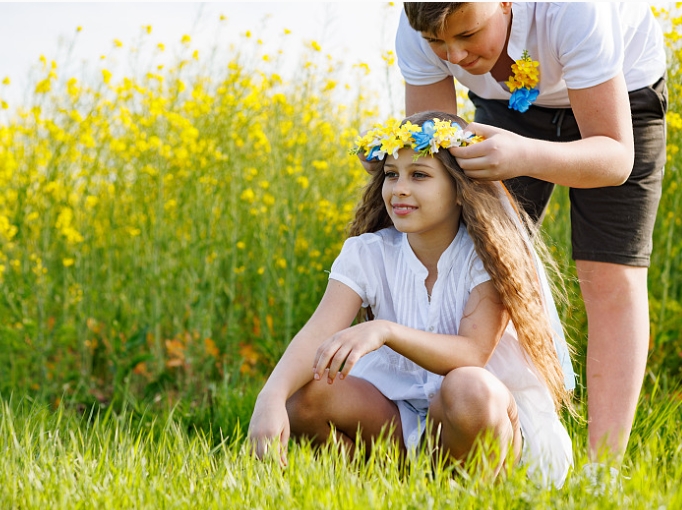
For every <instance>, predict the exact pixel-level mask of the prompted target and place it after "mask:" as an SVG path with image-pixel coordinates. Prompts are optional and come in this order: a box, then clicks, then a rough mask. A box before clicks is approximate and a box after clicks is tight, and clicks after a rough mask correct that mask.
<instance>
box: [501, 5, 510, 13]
mask: <svg viewBox="0 0 682 510" xmlns="http://www.w3.org/2000/svg"><path fill="white" fill-rule="evenodd" d="M500 7H501V8H502V12H503V13H504V14H509V13H510V12H511V7H512V3H511V2H500Z"/></svg>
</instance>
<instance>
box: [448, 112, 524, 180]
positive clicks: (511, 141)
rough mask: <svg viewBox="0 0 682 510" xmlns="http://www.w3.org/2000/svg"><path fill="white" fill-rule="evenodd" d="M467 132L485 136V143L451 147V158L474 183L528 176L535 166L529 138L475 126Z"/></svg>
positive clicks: (483, 126)
mask: <svg viewBox="0 0 682 510" xmlns="http://www.w3.org/2000/svg"><path fill="white" fill-rule="evenodd" d="M467 131H471V132H472V133H474V134H476V135H479V136H482V137H483V138H484V140H483V141H482V142H478V143H475V144H473V145H469V146H467V147H451V148H450V149H449V150H450V154H452V155H453V156H455V158H457V163H458V164H459V166H460V167H461V168H462V170H464V173H465V174H466V175H467V176H468V177H470V178H471V179H480V180H482V181H503V180H505V179H511V178H512V177H518V176H520V175H529V171H530V170H531V168H532V163H530V162H529V159H530V158H529V155H528V153H527V150H526V147H527V143H526V142H527V141H528V139H527V138H524V137H523V136H520V135H517V134H515V133H512V132H510V131H506V130H504V129H500V128H496V127H493V126H488V125H485V124H477V123H475V122H472V123H471V124H469V125H468V126H467Z"/></svg>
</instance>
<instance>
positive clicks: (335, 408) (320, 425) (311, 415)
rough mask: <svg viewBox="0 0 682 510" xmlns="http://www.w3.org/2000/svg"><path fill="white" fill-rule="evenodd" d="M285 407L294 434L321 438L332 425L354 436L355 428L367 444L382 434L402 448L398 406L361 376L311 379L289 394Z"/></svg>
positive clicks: (325, 437) (325, 436)
mask: <svg viewBox="0 0 682 510" xmlns="http://www.w3.org/2000/svg"><path fill="white" fill-rule="evenodd" d="M287 411H288V413H289V420H290V423H291V432H292V434H293V435H295V436H307V437H317V438H318V440H319V441H324V440H326V439H327V437H328V435H329V432H330V430H331V427H330V425H333V426H334V428H335V429H336V430H337V431H339V432H342V433H343V434H345V435H346V436H348V437H349V438H351V439H353V440H354V439H355V437H356V434H357V432H358V430H359V431H360V436H361V438H362V440H363V441H365V442H366V443H367V444H370V443H371V441H372V440H373V439H376V438H377V437H379V435H381V434H383V436H384V437H388V438H391V439H393V440H395V441H398V443H399V444H400V445H401V447H402V448H403V449H404V441H403V432H402V427H401V421H400V412H399V410H398V407H397V406H396V404H395V403H394V402H393V401H391V400H389V399H388V398H386V397H385V396H384V395H383V393H381V392H380V391H379V390H378V389H377V388H376V387H375V386H374V385H373V384H371V383H369V382H368V381H366V380H364V379H360V378H357V377H353V376H348V377H347V378H345V379H343V380H339V379H336V380H335V381H334V383H333V384H329V383H328V382H327V380H326V378H325V377H323V378H322V379H321V380H319V381H311V382H309V383H308V384H306V385H305V386H304V387H303V388H301V389H300V390H298V391H297V392H296V393H294V394H293V395H292V396H291V398H289V400H288V401H287Z"/></svg>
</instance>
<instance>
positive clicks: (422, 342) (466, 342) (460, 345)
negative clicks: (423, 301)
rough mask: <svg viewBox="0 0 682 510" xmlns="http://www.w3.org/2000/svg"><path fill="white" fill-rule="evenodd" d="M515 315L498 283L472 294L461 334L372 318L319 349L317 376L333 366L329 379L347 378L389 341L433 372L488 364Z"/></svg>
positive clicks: (392, 347)
mask: <svg viewBox="0 0 682 510" xmlns="http://www.w3.org/2000/svg"><path fill="white" fill-rule="evenodd" d="M508 323H509V316H508V314H507V312H506V310H505V309H504V306H503V305H502V303H501V301H500V298H499V294H498V293H497V291H496V290H495V288H494V287H493V284H492V282H490V281H487V282H484V283H482V284H480V285H478V286H476V287H475V288H474V289H473V290H472V291H471V295H470V296H469V300H468V301H467V304H466V307H465V309H464V316H463V317H462V320H461V322H460V325H459V334H458V335H445V334H438V333H431V332H428V331H421V330H418V329H414V328H410V327H407V326H402V325H400V324H396V323H394V322H389V321H377V320H375V321H370V322H364V323H362V324H358V325H355V326H352V327H350V328H348V329H345V330H343V331H340V332H339V333H337V334H335V335H334V336H333V337H331V338H330V339H329V340H327V341H326V342H325V343H324V344H323V345H322V346H320V349H319V350H318V352H317V356H316V360H315V365H316V370H315V377H316V378H321V377H322V375H323V373H324V370H325V369H326V368H329V373H328V382H330V383H331V382H333V380H334V378H335V377H336V375H337V374H340V378H341V379H343V378H345V377H346V376H347V375H348V373H349V372H350V370H351V368H352V367H353V365H354V364H355V363H356V362H357V361H358V360H359V359H360V358H361V357H362V356H364V355H365V354H367V353H368V352H371V351H373V350H376V349H378V348H379V347H381V346H382V345H388V346H389V347H390V348H391V349H393V350H394V351H396V352H398V353H400V354H402V355H403V356H405V357H406V358H408V359H410V360H412V361H413V362H415V363H416V364H418V365H419V366H421V367H423V368H425V369H426V370H429V371H431V372H434V373H437V374H442V375H445V374H447V373H448V372H450V371H451V370H453V369H455V368H458V367H462V366H479V367H483V366H485V364H486V363H487V362H488V360H489V359H490V356H491V355H492V353H493V350H494V349H495V347H496V346H497V343H498V342H499V340H500V338H501V337H502V334H503V333H504V329H505V328H506V326H507V324H508Z"/></svg>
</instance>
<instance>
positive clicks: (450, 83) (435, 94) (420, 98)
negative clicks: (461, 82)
mask: <svg viewBox="0 0 682 510" xmlns="http://www.w3.org/2000/svg"><path fill="white" fill-rule="evenodd" d="M426 110H438V111H442V112H447V113H452V114H453V115H457V95H456V93H455V81H454V79H453V78H452V76H448V77H447V78H445V79H444V80H441V81H439V82H436V83H433V84H431V85H410V84H409V83H405V115H407V116H410V115H412V114H414V113H417V112H423V111H426Z"/></svg>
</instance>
